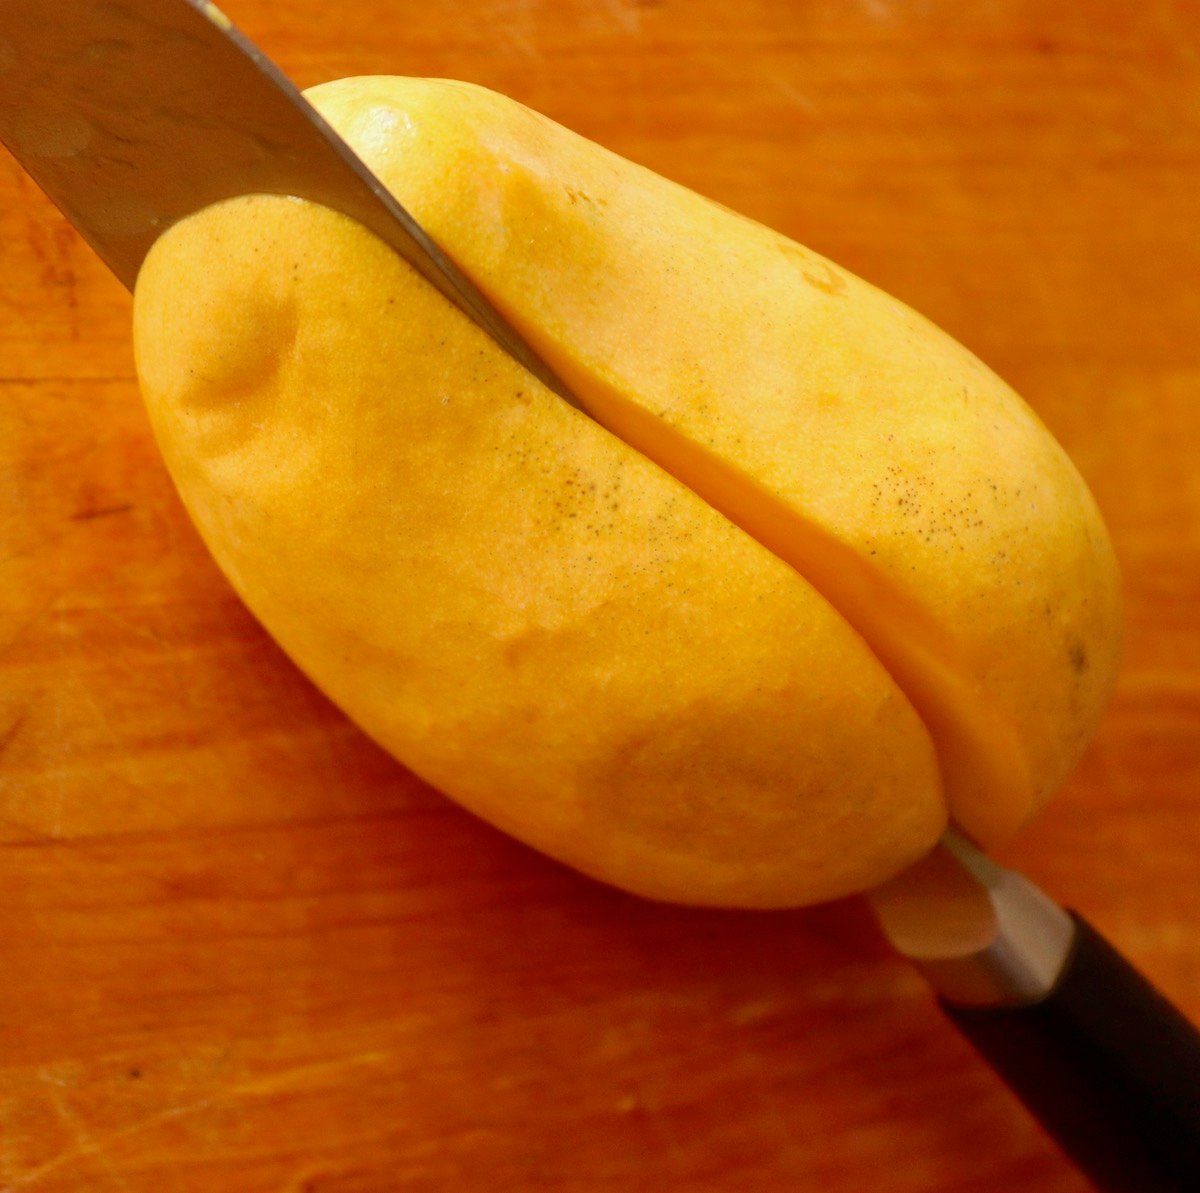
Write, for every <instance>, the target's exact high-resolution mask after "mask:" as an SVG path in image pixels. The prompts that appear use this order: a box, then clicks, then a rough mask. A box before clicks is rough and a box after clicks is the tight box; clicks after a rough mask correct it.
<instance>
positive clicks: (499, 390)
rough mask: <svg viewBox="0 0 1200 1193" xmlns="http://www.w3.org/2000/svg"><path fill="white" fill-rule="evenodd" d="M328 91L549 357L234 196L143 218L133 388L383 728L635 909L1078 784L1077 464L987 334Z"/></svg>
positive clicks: (669, 206) (409, 754) (487, 139)
mask: <svg viewBox="0 0 1200 1193" xmlns="http://www.w3.org/2000/svg"><path fill="white" fill-rule="evenodd" d="M310 98H311V99H312V101H313V102H314V103H315V104H316V106H317V107H318V108H319V109H320V110H321V111H322V112H323V113H324V115H325V116H326V117H327V118H328V119H329V120H330V121H331V123H332V124H333V125H334V126H335V127H336V128H337V129H338V130H339V131H340V132H341V134H342V135H343V136H344V137H346V139H347V140H348V141H349V142H350V144H351V145H352V146H353V147H354V149H355V150H356V151H357V152H358V153H359V154H360V156H362V157H363V159H364V160H365V161H366V163H367V164H368V166H370V167H371V168H372V169H373V170H374V171H375V172H376V174H377V175H378V176H379V177H380V178H381V179H382V180H383V182H384V183H385V184H386V185H387V186H388V187H389V188H390V189H391V190H392V191H393V192H394V193H395V194H396V195H397V197H398V198H399V200H400V201H401V202H402V203H403V204H404V205H405V206H406V207H407V208H408V209H409V210H410V211H412V213H413V214H414V215H415V216H416V218H417V219H418V220H419V221H420V222H421V223H422V224H423V225H424V226H425V227H426V228H427V229H428V230H429V231H430V232H431V234H432V235H433V237H434V239H435V240H437V241H438V242H439V243H440V244H441V245H442V247H443V248H444V249H446V250H447V251H448V252H449V254H450V255H451V256H452V257H454V258H455V259H456V260H457V262H458V263H459V264H460V266H462V267H463V269H464V270H465V271H466V272H467V273H468V274H470V275H471V276H472V277H473V279H474V280H475V281H476V283H477V284H478V285H479V286H480V288H481V289H482V290H483V291H484V292H485V293H486V294H487V295H488V296H489V297H490V298H491V300H492V301H493V302H494V303H495V304H496V306H497V307H498V308H499V309H500V310H501V311H503V312H504V313H505V314H506V315H507V317H508V318H509V319H510V320H511V321H512V322H513V324H514V325H516V326H517V327H518V329H519V330H520V331H521V332H522V333H523V334H524V335H525V337H526V338H527V339H528V341H529V342H530V343H531V344H532V345H533V347H534V348H535V349H536V350H537V351H538V352H539V353H540V354H541V355H542V356H543V358H544V359H546V360H547V362H548V363H549V364H550V365H551V367H552V368H553V369H554V370H555V371H556V372H557V373H558V374H559V375H560V376H561V377H562V378H563V379H564V380H565V381H566V382H567V384H568V385H569V386H570V387H571V389H572V390H573V392H574V393H575V394H576V395H577V396H578V397H579V398H580V400H581V401H582V403H583V404H584V405H585V407H586V408H587V410H588V412H589V413H590V414H591V415H592V416H593V418H588V417H586V416H585V415H583V414H581V413H579V412H578V411H576V410H575V409H573V408H571V407H570V406H568V405H567V404H566V403H565V402H563V401H562V400H561V399H560V398H558V397H556V396H555V395H553V394H551V393H550V392H549V391H547V390H546V389H545V388H543V387H542V386H541V385H540V384H539V383H538V382H537V381H536V380H535V379H533V378H532V377H531V376H530V375H528V374H527V373H525V372H524V371H523V370H522V369H521V368H520V367H519V366H517V365H516V364H515V363H514V362H513V361H511V360H510V359H509V358H508V357H507V356H505V355H504V354H503V352H502V351H501V350H500V349H499V348H497V347H496V346H495V345H494V344H493V343H492V342H491V341H490V340H489V339H488V338H487V337H486V336H485V335H484V333H482V332H481V331H479V330H478V329H477V328H476V327H475V326H474V325H473V324H471V323H470V322H469V321H468V320H467V319H466V317H465V316H463V315H462V314H461V313H460V312H458V311H457V310H456V309H455V308H453V307H452V306H451V305H450V304H449V303H448V302H447V301H446V300H445V299H443V298H442V296H441V295H440V294H438V293H437V292H435V291H434V290H433V289H432V288H431V287H430V286H428V285H427V284H426V283H425V282H424V281H422V280H421V279H420V278H418V277H417V276H416V275H415V273H414V272H413V271H412V269H411V268H410V267H409V266H408V265H407V264H406V263H404V262H403V261H401V260H400V259H399V258H397V257H396V256H395V255H394V254H393V253H392V252H391V251H390V250H388V249H387V248H386V247H385V246H383V245H382V244H381V243H380V242H379V241H377V240H376V239H375V238H374V237H372V236H371V235H370V234H369V233H367V232H366V231H365V230H364V229H362V228H361V227H360V226H358V225H357V224H355V223H354V222H353V221H351V220H349V219H347V218H346V217H344V216H341V215H339V214H337V213H334V212H332V211H329V210H326V209H324V208H321V207H318V206H316V205H314V204H312V203H308V202H304V201H301V200H298V199H289V198H283V197H275V196H248V197H245V198H242V199H236V200H231V201H229V202H226V203H223V204H220V205H218V206H216V207H213V208H210V209H208V210H206V211H204V212H201V213H199V214H198V215H196V216H193V217H192V218H190V219H189V220H187V221H184V222H183V223H182V224H180V225H178V226H176V227H174V228H172V229H170V230H169V231H168V232H167V233H166V234H165V235H164V236H163V237H162V238H161V239H160V240H159V241H158V243H157V244H156V245H155V247H154V249H153V251H152V252H151V254H150V256H149V258H148V259H147V261H146V263H145V265H144V267H143V270H142V274H141V277H140V278H139V280H138V285H137V293H136V301H135V311H134V331H135V345H136V352H137V362H138V370H139V376H140V380H141V384H142V388H143V392H144V394H145V397H146V401H147V406H148V408H149V411H150V415H151V418H152V421H153V424H154V427H155V432H156V434H157V436H158V439H159V442H160V444H161V446H162V450H163V453H164V456H165V458H166V460H167V463H168V466H169V467H170V469H171V472H172V474H173V476H174V478H175V481H176V483H177V485H178V487H179V490H180V493H181V494H182V496H183V500H184V501H185V503H186V504H187V507H188V509H189V511H190V513H191V516H192V517H193V519H194V520H195V522H196V525H197V526H198V527H199V529H200V532H201V533H202V534H203V536H204V538H205V539H206V541H207V543H208V544H209V546H210V548H211V550H212V552H213V554H214V556H215V557H216V559H217V561H218V562H219V564H220V566H221V567H222V568H223V569H224V571H225V572H226V574H227V575H228V576H229V579H230V580H231V582H232V583H233V585H234V586H235V588H236V589H237V591H238V592H239V593H240V595H241V596H242V598H243V599H244V600H245V601H246V603H247V604H248V605H249V607H250V608H251V609H252V610H253V611H254V612H255V614H256V615H257V616H258V617H259V618H260V619H261V621H262V622H263V624H264V625H266V626H267V628H268V629H269V630H270V631H271V633H272V634H273V635H274V636H275V638H276V639H277V640H278V641H279V642H280V644H281V645H282V646H283V648H284V649H285V650H286V651H287V652H288V653H289V654H290V655H291V656H292V658H293V659H295V661H296V662H297V663H298V665H299V666H300V667H302V668H303V669H304V670H305V671H306V672H307V673H308V674H309V675H310V676H311V677H312V678H313V679H314V680H315V682H316V683H318V684H319V685H320V686H321V687H322V688H323V689H324V690H325V691H326V692H327V693H328V694H329V695H330V696H331V698H332V699H333V700H335V701H336V702H337V703H339V704H340V705H341V706H342V707H343V708H344V709H345V710H346V711H347V713H348V714H349V715H350V716H351V717H353V718H354V719H355V720H356V721H357V722H358V723H359V724H360V725H361V726H362V727H363V728H364V729H365V730H366V731H367V732H368V733H370V734H371V735H372V736H374V737H375V738H376V739H377V740H378V741H379V742H381V743H382V744H383V745H384V746H385V747H386V748H388V749H389V750H391V751H392V752H393V753H394V754H395V755H396V756H397V757H398V758H400V759H401V760H403V761H404V762H405V763H406V764H407V765H408V766H409V767H411V768H412V769H413V770H414V771H416V772H417V773H418V774H420V775H422V776H423V777H424V778H426V779H427V780H429V781H430V782H431V783H433V784H434V785H435V786H437V787H439V788H440V789H441V790H443V791H444V792H446V793H447V794H448V795H450V796H452V797H453V798H455V799H456V800H458V801H460V802H461V803H462V804H464V805H465V806H466V807H468V808H470V809H472V810H473V811H475V812H477V813H478V814H479V815H481V816H483V817H485V818H486V819H488V820H490V821H491V822H493V823H494V824H496V825H498V826H500V827H501V828H503V829H505V830H507V831H508V832H510V833H512V834H514V835H516V836H517V837H520V838H521V839H523V840H525V841H527V842H529V843H530V844H532V845H534V846H536V847H537V848H539V849H542V850H544V851H545V852H547V853H549V854H551V855H553V856H555V857H557V858H559V859H561V860H563V861H565V862H567V863H569V864H571V865H573V866H576V867H577V868H579V869H581V870H583V871H585V872H587V873H590V874H592V875H595V876H597V877H599V878H601V879H604V880H606V881H609V882H612V883H615V884H617V885H619V886H622V887H624V888H626V889H628V890H631V891H635V892H637V893H639V894H643V895H648V896H650V897H654V898H661V899H669V900H675V901H682V902H689V903H699V904H727V905H739V906H752V907H775V906H787V905H797V904H803V903H810V902H815V901H819V900H823V899H830V898H834V897H837V896H840V895H844V894H848V893H851V892H854V891H859V890H863V889H865V888H867V887H870V886H872V885H874V884H876V883H878V882H881V881H883V880H884V879H886V878H888V877H889V876H891V875H892V874H894V873H896V872H897V871H898V870H900V869H902V868H903V867H904V866H906V865H908V864H909V863H911V862H912V861H914V860H916V859H917V858H918V857H920V856H921V855H922V854H923V853H924V852H926V851H927V850H928V849H929V848H930V847H931V846H932V845H933V844H934V842H935V841H936V839H937V837H938V836H939V835H940V833H941V831H942V829H943V828H944V826H945V823H946V819H947V816H952V817H953V818H954V819H955V820H956V821H957V822H958V823H959V824H960V825H961V827H963V828H964V829H965V830H966V831H967V832H968V833H970V834H971V835H972V836H974V837H975V838H976V839H977V840H979V841H980V842H982V843H983V844H985V845H992V844H996V843H999V842H1001V841H1003V840H1005V839H1006V838H1007V837H1009V836H1010V835H1011V834H1012V833H1013V832H1014V831H1015V830H1016V829H1017V828H1018V827H1019V826H1020V825H1021V824H1022V823H1023V822H1024V821H1025V820H1026V819H1027V818H1028V817H1029V815H1031V814H1032V812H1033V811H1035V810H1036V809H1037V808H1038V807H1039V806H1040V805H1041V804H1042V802H1043V801H1044V800H1045V799H1046V798H1047V796H1048V795H1049V794H1050V793H1051V792H1052V791H1053V789H1054V788H1055V787H1056V786H1057V785H1058V784H1059V783H1060V782H1061V780H1062V778H1063V777H1064V776H1065V774H1066V773H1067V771H1068V770H1069V769H1070V768H1071V766H1072V765H1073V764H1074V762H1075V761H1076V760H1077V758H1078V756H1079V754H1080V752H1081V751H1082V749H1083V748H1084V746H1085V745H1086V743H1087V741H1088V739H1089V738H1090V736H1091V734H1092V732H1093V730H1094V728H1095V725H1096V723H1097V721H1098V719H1099V716H1100V713H1101V711H1102V708H1103V705H1104V703H1105V701H1106V699H1107V697H1108V694H1109V692H1110V689H1111V686H1112V682H1113V679H1114V675H1115V671H1116V664H1117V655H1118V647H1119V639H1120V604H1119V590H1118V581H1117V571H1116V565H1115V562H1114V557H1113V552H1112V548H1111V545H1110V543H1109V540H1108V537H1107V535H1106V533H1105V530H1104V527H1103V524H1102V522H1101V519H1100V516H1099V514H1098V512H1097V510H1096V507H1095V505H1094V503H1093V501H1092V499H1091V497H1090V495H1089V493H1088V492H1087V489H1086V487H1085V485H1084V483H1083V482H1082V480H1081V479H1080V477H1079V475H1078V473H1077V472H1076V471H1075V469H1074V468H1073V466H1072V465H1071V463H1070V461H1069V460H1068V459H1067V457H1066V455H1065V454H1064V453H1063V451H1062V450H1061V449H1060V448H1059V447H1058V445H1057V444H1056V443H1055V442H1054V441H1053V439H1052V438H1051V436H1050V435H1049V434H1048V432H1047V431H1046V430H1045V428H1044V427H1043V426H1042V424H1041V423H1040V422H1039V421H1038V420H1037V418H1036V417H1035V416H1034V414H1033V413H1032V412H1031V411H1030V410H1029V409H1028V408H1027V407H1026V406H1025V405H1024V404H1023V403H1022V402H1021V400H1020V399H1019V398H1018V397H1017V396H1016V395H1015V394H1014V393H1013V392H1012V391H1011V390H1010V389H1009V388H1008V387H1007V386H1005V385H1004V383H1003V382H1001V381H1000V380H999V379H998V378H997V377H995V376H994V375H993V374H992V373H990V372H989V371H988V370H987V369H986V368H985V367H984V366H983V365H982V364H980V362H979V361H978V360H976V359H975V358H974V357H973V356H972V355H971V354H970V353H969V352H967V351H966V350H965V349H964V348H962V347H961V346H959V345H958V344H956V343H955V342H954V341H952V340H951V339H949V338H948V337H947V336H945V335H944V334H943V333H942V332H940V331H939V330H938V329H936V328H935V327H933V326H932V325H931V324H929V323H928V322H926V321H925V320H923V319H921V318H920V317H919V316H917V315H916V314H914V313H913V312H912V311H910V310H908V309H907V308H905V307H904V306H903V305H901V304H900V303H898V302H896V301H895V300H894V299H892V298H889V297H888V296H887V295H885V294H883V293H881V292H880V291H878V290H876V289H874V288H872V287H871V286H869V285H867V284H866V283H865V282H862V281H860V280H859V279H857V278H855V277H853V276H851V275H850V274H848V273H846V272H845V271H843V270H841V269H839V268H838V267H837V266H835V265H833V264H832V263H830V262H828V261H826V260H824V259H823V258H821V257H819V256H818V255H816V254H815V253H812V252H810V251H808V250H807V249H804V248H802V247H801V246H799V245H797V244H795V243H793V242H792V241H790V240H788V239H786V238H784V237H782V236H780V235H778V234H776V233H774V232H771V231H770V230H768V229H766V228H763V227H761V226H760V225H757V224H755V223H753V222H751V221H749V220H746V219H744V218H742V217H740V216H738V215H736V214H734V213H732V212H729V211H727V210H726V209H724V208H722V207H719V206H718V205H716V204H713V203H711V202H709V201H707V200H705V199H703V198H701V197H699V196H697V195H695V194H693V193H691V192H689V191H687V190H685V189H683V188H681V187H679V186H676V185H675V184H673V183H670V182H668V181H666V180H664V179H662V178H660V177H657V176H655V175H654V174H652V173H650V172H649V171H646V170H644V169H642V168H640V167H638V166H636V165H633V164H632V163H630V162H627V161H624V160H622V159H620V158H618V157H616V156H614V155H613V154H611V153H608V152H607V151H605V150H603V149H601V148H599V147H598V146H596V145H593V144H591V143H589V142H587V141H585V140H583V139H582V138H580V137H578V136H576V135H575V134H573V133H571V132H569V131H568V130H566V129H564V128H562V127H560V126H558V125H556V124H554V123H553V122H551V121H549V120H547V119H545V118H544V117H542V116H539V115H537V114H535V113H533V112H531V111H529V110H528V109H526V108H523V107H521V106H520V105H518V104H516V103H514V102H512V101H510V100H507V99H505V98H503V97H501V96H498V95H495V94H492V93H490V92H487V91H485V90H483V89H481V88H478V87H473V86H470V85H466V84H459V83H450V82H442V81H429V80H414V79H394V78H367V79H351V80H343V81H341V82H339V83H334V84H328V85H326V86H323V87H320V88H316V89H315V90H314V91H312V92H310Z"/></svg>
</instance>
